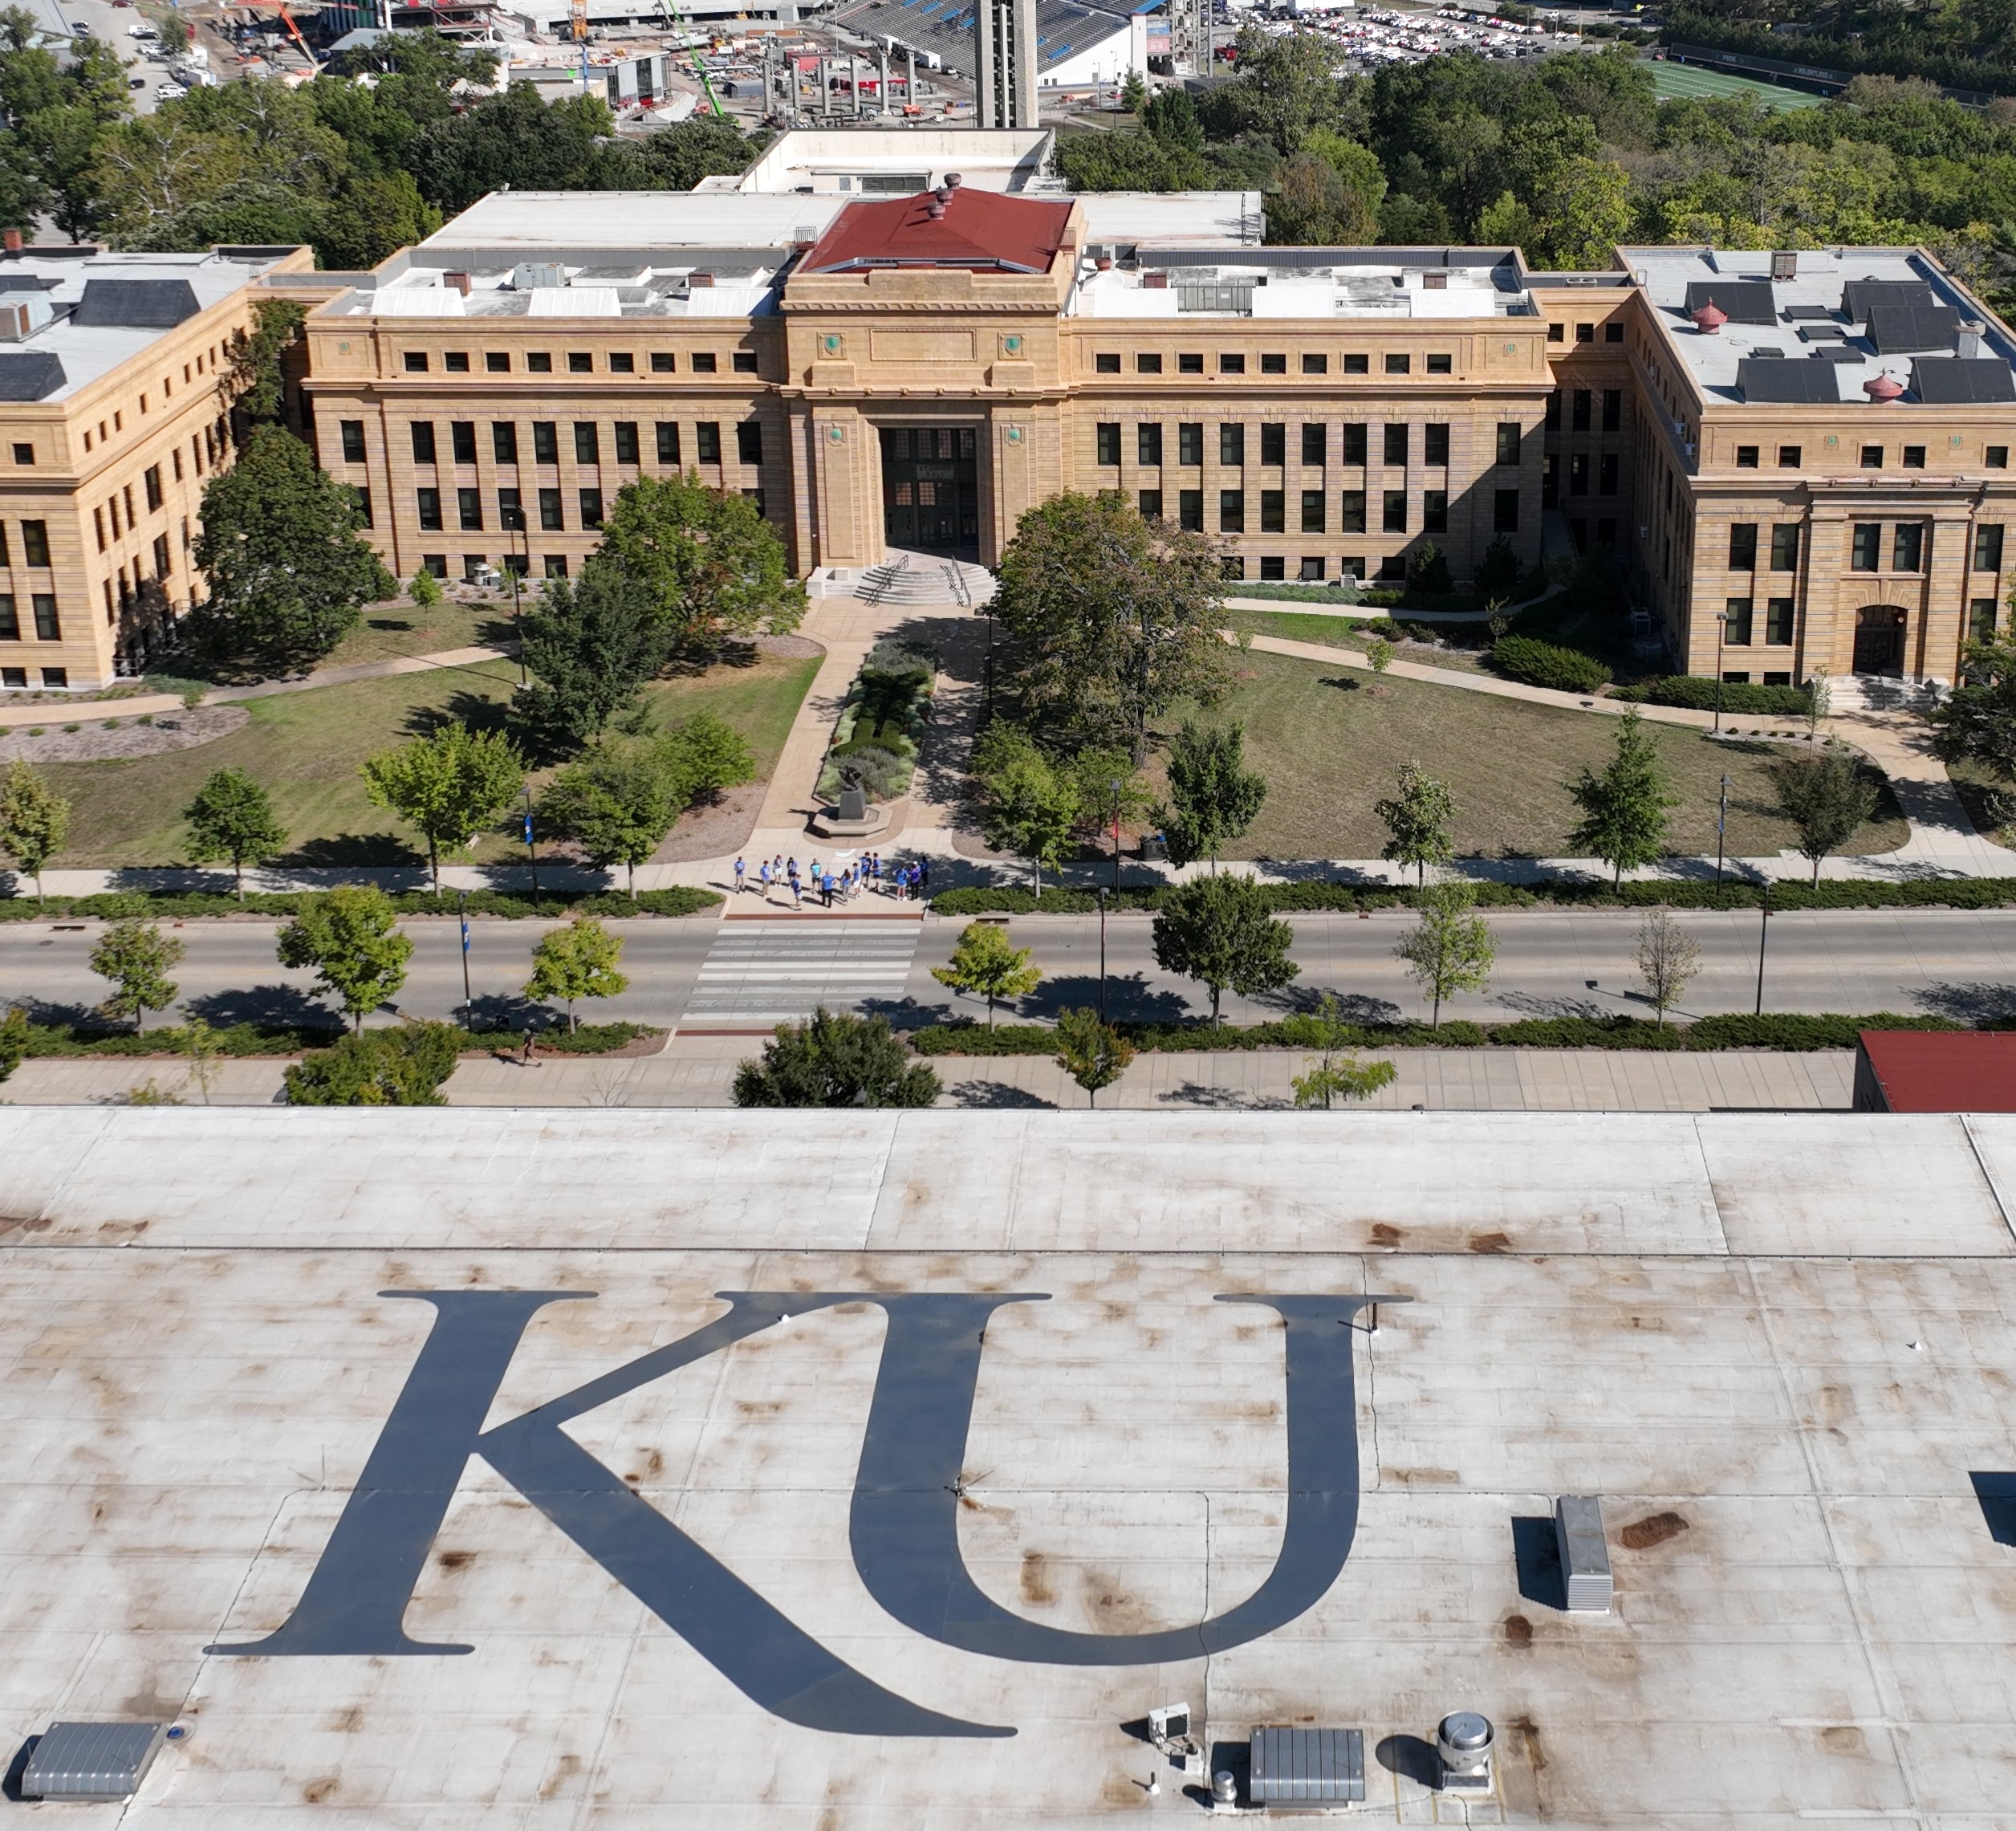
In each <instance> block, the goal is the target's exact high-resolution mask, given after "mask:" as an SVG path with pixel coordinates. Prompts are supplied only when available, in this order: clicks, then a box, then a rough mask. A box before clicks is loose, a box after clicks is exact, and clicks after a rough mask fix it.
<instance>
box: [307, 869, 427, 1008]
mask: <svg viewBox="0 0 2016 1831" xmlns="http://www.w3.org/2000/svg"><path fill="white" fill-rule="evenodd" d="M396 921H397V916H396V912H395V911H394V910H393V909H392V899H391V897H388V896H387V895H386V894H385V893H384V891H383V890H378V889H369V888H351V889H339V890H325V891H323V892H322V893H320V894H319V895H316V896H312V897H303V899H302V902H301V909H300V913H299V914H298V915H296V916H295V918H294V920H293V921H292V922H289V923H288V924H287V926H286V927H285V928H283V929H282V930H280V937H279V949H278V951H279V956H280V964H281V965H282V966H311V967H313V968H314V969H315V987H316V990H317V991H323V992H327V993H330V994H331V995H334V996H335V999H337V1000H338V1002H339V1003H341V1005H342V1006H343V1014H344V1015H346V1016H347V1017H348V1018H349V1019H350V1027H351V1028H352V1030H353V1031H362V1030H363V1028H364V1014H365V1013H366V1012H367V1011H376V1009H377V1008H378V1007H379V1006H380V1005H381V1004H383V1003H384V1002H385V1001H386V1000H387V999H389V998H391V997H392V995H394V994H395V993H396V992H397V991H398V990H399V988H400V987H401V986H403V985H404V984H405V983H406V962H407V961H408V960H409V959H410V958H412V957H413V941H412V938H410V937H409V936H407V935H404V934H400V933H399V931H398V930H397V928H396V926H395V924H396Z"/></svg>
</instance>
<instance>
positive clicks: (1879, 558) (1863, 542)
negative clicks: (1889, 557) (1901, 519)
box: [1848, 521, 1883, 572]
mask: <svg viewBox="0 0 2016 1831" xmlns="http://www.w3.org/2000/svg"><path fill="white" fill-rule="evenodd" d="M1848 568H1849V570H1850V571H1851V572H1880V571H1882V569H1883V523H1881V522H1880V521H1859V522H1857V523H1855V531H1854V534H1853V535H1852V536H1851V544H1850V549H1849V559H1848Z"/></svg>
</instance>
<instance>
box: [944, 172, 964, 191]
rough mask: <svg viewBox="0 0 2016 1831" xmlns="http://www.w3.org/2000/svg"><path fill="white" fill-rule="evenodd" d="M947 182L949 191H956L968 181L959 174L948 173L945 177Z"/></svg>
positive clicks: (946, 186)
mask: <svg viewBox="0 0 2016 1831" xmlns="http://www.w3.org/2000/svg"><path fill="white" fill-rule="evenodd" d="M964 183H965V179H964V178H963V177H961V176H960V174H959V173H957V172H948V173H945V189H947V190H949V191H956V190H957V189H958V188H959V187H960V186H961V185H963V184H964Z"/></svg>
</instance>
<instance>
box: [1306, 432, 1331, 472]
mask: <svg viewBox="0 0 2016 1831" xmlns="http://www.w3.org/2000/svg"><path fill="white" fill-rule="evenodd" d="M1329 459H1330V429H1329V428H1328V427H1327V426H1324V425H1313V426H1304V427H1303V429H1302V462H1303V463H1304V464H1315V465H1322V464H1326V463H1327V462H1329Z"/></svg>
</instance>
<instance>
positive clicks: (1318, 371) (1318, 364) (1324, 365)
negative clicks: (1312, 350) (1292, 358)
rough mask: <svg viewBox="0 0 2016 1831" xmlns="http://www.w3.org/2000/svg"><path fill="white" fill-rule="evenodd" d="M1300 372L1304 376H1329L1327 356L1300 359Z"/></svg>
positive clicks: (1328, 359)
mask: <svg viewBox="0 0 2016 1831" xmlns="http://www.w3.org/2000/svg"><path fill="white" fill-rule="evenodd" d="M1302 372H1303V374H1304V375H1327V374H1329V372H1330V358H1329V357H1328V356H1303V359H1302Z"/></svg>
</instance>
